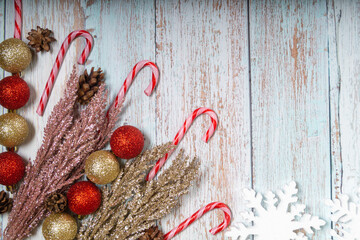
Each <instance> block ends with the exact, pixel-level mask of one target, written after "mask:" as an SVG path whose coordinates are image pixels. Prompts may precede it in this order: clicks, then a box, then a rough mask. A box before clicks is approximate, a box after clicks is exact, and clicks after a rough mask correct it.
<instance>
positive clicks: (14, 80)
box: [0, 76, 30, 109]
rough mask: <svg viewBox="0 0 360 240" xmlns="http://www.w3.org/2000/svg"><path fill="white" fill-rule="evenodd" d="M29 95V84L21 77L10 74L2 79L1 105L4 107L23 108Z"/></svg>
mask: <svg viewBox="0 0 360 240" xmlns="http://www.w3.org/2000/svg"><path fill="white" fill-rule="evenodd" d="M29 97H30V89H29V86H28V85H27V83H26V82H25V81H24V80H22V79H21V78H20V77H18V76H10V77H6V78H4V79H3V80H1V81H0V105H1V106H3V107H4V108H7V109H18V108H21V107H23V106H24V105H25V104H26V103H27V101H28V100H29Z"/></svg>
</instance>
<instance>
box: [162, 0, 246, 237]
mask: <svg viewBox="0 0 360 240" xmlns="http://www.w3.org/2000/svg"><path fill="white" fill-rule="evenodd" d="M247 32H248V29H247V4H246V3H245V2H242V3H238V2H236V1H201V2H199V1H156V62H157V64H158V66H159V67H160V69H161V83H160V84H159V87H158V89H157V92H156V94H157V117H158V120H157V121H158V124H157V131H158V132H157V142H159V143H160V142H164V141H169V140H172V139H173V137H174V136H175V134H176V132H177V131H178V129H179V128H180V126H181V125H182V124H183V121H184V120H185V119H186V118H187V117H188V115H189V114H190V113H191V112H192V111H193V110H195V109H196V108H198V107H202V106H203V107H209V108H211V109H213V110H214V111H215V112H216V113H217V114H218V117H219V121H220V124H219V126H218V130H217V131H216V133H215V135H214V136H213V137H212V139H211V140H210V141H209V143H208V144H205V143H204V142H202V141H201V137H202V135H203V134H204V133H205V132H206V130H207V128H208V126H209V125H210V120H209V119H208V117H207V116H204V117H199V119H197V120H196V121H195V122H194V124H193V126H192V128H191V129H190V130H189V132H188V134H186V136H185V137H184V140H183V141H182V142H181V143H180V146H181V147H182V148H184V149H185V150H186V153H187V154H189V155H190V156H194V155H197V156H198V157H199V160H200V161H201V163H202V164H201V178H200V181H198V182H197V184H196V186H195V188H194V189H193V190H192V191H191V192H190V194H189V195H188V196H186V197H185V198H183V199H182V201H181V203H182V205H181V207H180V208H179V209H178V210H177V211H174V212H173V214H170V215H169V216H168V217H166V218H165V219H163V220H162V221H161V225H162V227H163V229H164V230H165V232H167V231H169V230H171V229H172V228H174V227H176V226H177V225H178V224H180V222H181V221H183V220H184V219H185V218H187V217H189V216H190V215H191V214H193V213H194V212H195V211H197V210H198V209H199V208H200V207H202V206H204V205H206V204H207V203H210V202H212V201H222V202H225V203H227V204H228V205H229V206H230V207H231V209H232V212H233V214H234V217H239V213H240V212H241V210H243V209H244V201H242V194H241V189H242V188H244V187H251V179H250V178H251V165H250V108H249V74H248V72H249V66H248V39H247ZM222 219H223V214H222V213H221V211H218V212H215V213H209V214H207V215H206V216H204V217H203V218H202V219H200V220H198V221H197V222H196V223H194V224H193V225H192V226H190V227H189V228H188V229H186V230H185V231H184V232H182V233H181V234H180V235H179V237H178V239H224V237H223V235H222V234H219V235H218V236H217V237H213V236H211V234H210V233H209V232H208V231H209V230H210V228H211V227H214V226H216V225H217V224H219V223H220V222H221V221H222Z"/></svg>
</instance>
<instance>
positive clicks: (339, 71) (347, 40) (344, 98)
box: [330, 1, 360, 199]
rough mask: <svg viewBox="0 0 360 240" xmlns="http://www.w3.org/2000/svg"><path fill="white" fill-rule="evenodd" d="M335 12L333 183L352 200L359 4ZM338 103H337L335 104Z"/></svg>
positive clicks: (359, 77)
mask: <svg viewBox="0 0 360 240" xmlns="http://www.w3.org/2000/svg"><path fill="white" fill-rule="evenodd" d="M330 6H331V7H332V10H333V11H332V12H333V16H332V18H333V22H334V23H333V25H334V27H333V28H332V29H333V31H332V32H333V34H332V35H333V36H334V37H333V41H332V50H333V55H334V58H333V61H332V62H331V65H330V73H333V74H332V75H330V76H331V79H330V80H331V81H330V82H331V89H332V90H333V92H334V94H337V98H334V99H332V100H333V102H332V103H333V104H332V106H333V111H334V114H336V116H337V118H334V119H332V125H333V126H334V128H335V129H337V130H338V132H340V133H341V134H336V135H334V136H333V138H332V143H333V146H334V148H336V147H338V148H340V150H341V155H340V154H338V155H335V157H334V159H333V165H334V166H336V168H334V171H333V182H334V192H335V195H337V194H338V193H340V192H342V193H345V194H349V195H350V196H351V197H352V198H353V199H356V197H355V196H356V195H357V194H359V193H360V188H359V186H360V162H359V159H360V150H359V149H360V148H359V146H360V137H359V136H360V124H359V119H360V105H359V101H360V70H359V66H360V54H359V51H358V48H357V46H359V44H360V27H359V26H360V16H359V14H358V13H359V11H360V1H335V2H332V3H331V5H330ZM336 101H337V102H336Z"/></svg>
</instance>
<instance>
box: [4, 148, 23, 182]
mask: <svg viewBox="0 0 360 240" xmlns="http://www.w3.org/2000/svg"><path fill="white" fill-rule="evenodd" d="M24 174H25V163H24V160H23V159H22V157H20V156H19V155H17V154H16V153H14V152H3V153H0V184H2V185H5V186H12V185H15V184H16V183H17V182H18V181H20V180H21V179H22V178H23V176H24Z"/></svg>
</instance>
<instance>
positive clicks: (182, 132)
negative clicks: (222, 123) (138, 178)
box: [146, 107, 218, 181]
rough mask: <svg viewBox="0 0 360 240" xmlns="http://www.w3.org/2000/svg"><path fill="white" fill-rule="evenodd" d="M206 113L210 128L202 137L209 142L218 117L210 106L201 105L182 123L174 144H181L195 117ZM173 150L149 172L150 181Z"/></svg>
mask: <svg viewBox="0 0 360 240" xmlns="http://www.w3.org/2000/svg"><path fill="white" fill-rule="evenodd" d="M204 113H206V114H207V115H209V116H210V118H211V125H210V128H209V129H208V130H207V132H206V133H205V135H204V136H203V137H202V140H203V141H204V142H206V143H207V142H208V141H209V139H210V138H211V136H212V135H213V134H214V132H215V129H216V126H217V124H218V118H217V116H216V113H215V112H214V111H213V110H211V109H209V108H204V107H201V108H198V109H196V110H195V111H193V112H192V114H191V115H190V116H189V117H188V118H187V119H186V120H185V122H184V124H183V125H182V127H181V128H180V130H179V131H178V133H177V134H176V136H175V138H174V140H173V142H172V144H173V145H175V146H177V145H178V144H179V142H180V141H181V139H183V137H184V135H185V133H186V132H187V130H188V129H189V127H190V126H191V124H192V123H193V121H194V120H195V118H196V117H198V116H200V115H201V114H204ZM173 151H174V150H172V151H170V152H168V153H166V154H165V156H164V157H162V158H161V159H159V160H158V161H157V162H156V165H155V166H154V167H153V168H152V169H151V171H150V172H149V174H148V175H147V176H146V180H147V181H150V180H152V179H153V178H154V177H155V175H156V174H157V172H158V171H159V170H160V168H161V167H162V166H163V165H164V164H165V162H166V160H167V159H168V158H169V156H170V155H171V154H172V152H173Z"/></svg>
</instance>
